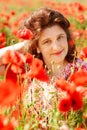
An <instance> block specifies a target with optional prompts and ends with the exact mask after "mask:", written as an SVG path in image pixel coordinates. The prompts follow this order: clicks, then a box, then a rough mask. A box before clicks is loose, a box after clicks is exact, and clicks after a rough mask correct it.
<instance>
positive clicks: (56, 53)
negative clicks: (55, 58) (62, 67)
mask: <svg viewBox="0 0 87 130" xmlns="http://www.w3.org/2000/svg"><path fill="white" fill-rule="evenodd" d="M62 52H63V50H61V51H58V52H54V53H53V54H52V55H59V54H61V53H62Z"/></svg>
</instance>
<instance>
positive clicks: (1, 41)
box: [0, 33, 6, 48]
mask: <svg viewBox="0 0 87 130" xmlns="http://www.w3.org/2000/svg"><path fill="white" fill-rule="evenodd" d="M5 46H6V38H5V34H4V33H0V48H3V47H5Z"/></svg>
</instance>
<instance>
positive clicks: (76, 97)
mask: <svg viewBox="0 0 87 130" xmlns="http://www.w3.org/2000/svg"><path fill="white" fill-rule="evenodd" d="M71 101H72V103H71V106H72V108H73V110H79V109H81V108H82V106H83V100H82V95H81V93H80V92H78V91H74V92H73V93H72V94H71Z"/></svg>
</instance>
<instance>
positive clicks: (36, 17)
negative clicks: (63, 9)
mask: <svg viewBox="0 0 87 130" xmlns="http://www.w3.org/2000/svg"><path fill="white" fill-rule="evenodd" d="M69 27H70V23H69V21H68V20H67V19H66V18H65V17H64V16H63V15H62V14H61V13H59V12H58V11H56V10H52V9H50V8H41V9H39V10H37V11H35V12H34V13H33V14H31V15H30V16H29V17H27V18H26V19H25V21H24V28H27V29H30V30H31V31H32V32H33V34H34V37H33V38H32V39H31V40H30V41H29V42H27V44H28V45H29V47H27V48H28V51H29V52H30V53H31V54H33V55H34V56H35V57H37V58H40V59H41V60H43V62H44V64H45V65H46V67H47V69H48V70H50V71H51V76H55V77H59V78H60V77H64V78H67V77H68V76H69V73H70V68H71V67H70V66H72V63H73V62H74V64H76V63H77V62H78V59H77V58H76V48H75V44H70V43H71V41H72V36H71V32H70V30H69ZM24 43H25V42H22V43H18V44H16V45H14V46H10V47H7V48H4V49H1V50H0V52H1V51H2V52H3V54H4V53H5V52H6V50H9V49H10V50H14V49H15V50H22V48H24V45H25V44H26V43H25V44H24ZM26 46H27V45H26ZM0 55H1V56H2V54H0ZM1 56H0V57H1ZM79 62H80V65H81V63H82V64H83V62H81V60H79ZM69 63H71V64H69ZM67 65H68V66H69V67H68V68H67ZM67 69H69V70H68V71H66V70H67Z"/></svg>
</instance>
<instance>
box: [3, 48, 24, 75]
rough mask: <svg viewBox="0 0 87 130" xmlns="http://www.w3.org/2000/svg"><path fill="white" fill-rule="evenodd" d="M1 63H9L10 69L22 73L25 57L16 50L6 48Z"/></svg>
mask: <svg viewBox="0 0 87 130" xmlns="http://www.w3.org/2000/svg"><path fill="white" fill-rule="evenodd" d="M2 62H3V64H8V63H11V66H10V67H11V70H12V71H13V72H14V73H22V72H23V71H24V68H23V65H24V62H25V57H24V55H23V54H21V53H19V52H17V51H13V50H12V51H11V50H8V51H7V52H6V54H5V55H4V57H3V59H2Z"/></svg>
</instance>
